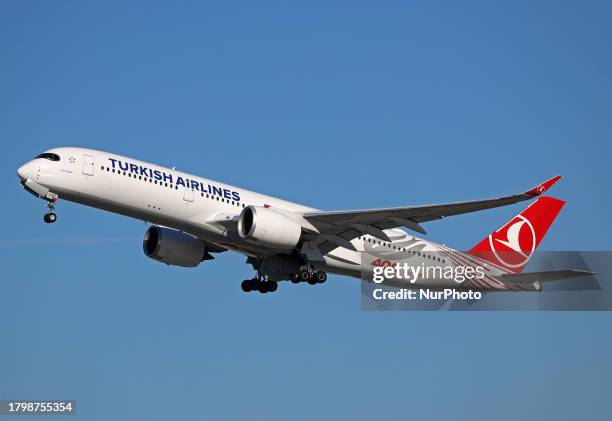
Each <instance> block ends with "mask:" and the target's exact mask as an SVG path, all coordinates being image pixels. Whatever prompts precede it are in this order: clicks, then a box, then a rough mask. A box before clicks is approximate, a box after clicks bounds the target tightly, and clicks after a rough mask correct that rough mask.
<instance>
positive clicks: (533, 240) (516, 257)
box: [469, 197, 565, 273]
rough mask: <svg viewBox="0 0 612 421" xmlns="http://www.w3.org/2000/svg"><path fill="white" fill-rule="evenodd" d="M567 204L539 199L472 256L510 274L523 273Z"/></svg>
mask: <svg viewBox="0 0 612 421" xmlns="http://www.w3.org/2000/svg"><path fill="white" fill-rule="evenodd" d="M564 204H565V202H564V201H563V200H559V199H554V198H552V197H540V198H539V199H538V200H536V201H535V202H533V203H532V204H531V205H530V206H529V207H527V209H525V210H524V211H522V212H521V213H519V214H518V215H517V216H515V217H514V218H512V219H511V220H510V221H509V222H508V223H507V224H506V225H504V226H503V227H501V228H500V229H498V230H497V231H495V232H493V233H491V234H490V235H489V236H488V237H486V238H485V239H483V240H482V241H481V242H480V243H478V244H476V245H475V246H474V247H473V248H472V249H471V250H470V251H469V253H470V254H471V255H474V256H476V257H479V258H481V259H483V260H486V261H488V262H491V263H493V264H496V265H499V266H502V267H504V268H506V269H507V270H509V271H511V272H515V273H519V272H522V270H523V269H524V268H525V266H526V265H527V262H528V261H529V259H530V258H531V255H532V254H533V252H534V251H535V249H536V248H537V247H538V245H539V244H540V241H541V240H542V238H544V235H545V234H546V231H548V228H549V227H550V226H551V225H552V223H553V221H554V220H555V218H556V217H557V214H558V213H559V211H560V210H561V208H562V207H563V205H564Z"/></svg>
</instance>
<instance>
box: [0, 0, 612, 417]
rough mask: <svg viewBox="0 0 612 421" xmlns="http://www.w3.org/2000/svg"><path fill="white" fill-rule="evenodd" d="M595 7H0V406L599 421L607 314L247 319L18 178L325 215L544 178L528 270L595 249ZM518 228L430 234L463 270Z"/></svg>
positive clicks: (604, 165) (348, 314) (282, 296)
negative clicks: (58, 158)
mask: <svg viewBox="0 0 612 421" xmlns="http://www.w3.org/2000/svg"><path fill="white" fill-rule="evenodd" d="M611 11H612V10H611V7H610V4H609V3H608V2H590V1H586V2H584V1H582V2H577V1H575V2H558V1H557V2H552V1H540V2H509V1H506V2H476V1H475V2H463V4H459V3H457V2H410V3H408V2H385V3H384V4H377V5H374V4H373V3H368V2H307V3H303V4H288V3H286V2H277V3H273V2H256V3H255V2H244V3H241V2H231V3H224V4H221V3H219V2H216V3H213V2H210V3H205V2H180V3H178V2H177V3H174V2H173V3H172V4H171V3H170V2H166V3H157V2H116V3H112V2H108V1H104V2H87V3H84V2H42V1H41V2H12V3H5V4H4V6H3V10H2V13H0V49H1V51H2V65H1V66H0V92H1V93H2V94H1V100H0V139H2V146H3V151H2V154H0V162H1V164H2V165H0V176H1V177H0V180H2V181H1V183H2V194H3V203H4V206H3V209H2V215H3V220H4V225H3V230H2V233H1V234H0V253H1V254H0V256H2V257H0V259H1V261H2V263H3V264H2V266H3V276H2V285H1V290H0V291H1V293H0V334H1V335H2V341H0V344H1V347H0V399H2V398H3V399H10V398H21V399H45V398H47V399H76V400H77V401H78V412H79V415H78V417H77V419H88V420H104V419H109V418H111V417H112V418H114V419H126V420H128V419H130V420H131V419H148V420H158V419H159V420H165V419H169V418H205V419H235V418H244V417H250V418H256V419H261V418H264V417H265V418H266V419H287V418H292V419H312V418H314V417H320V418H335V419H337V418H338V417H347V418H348V417H351V418H353V419H371V418H372V417H386V418H402V419H403V418H405V417H407V416H413V417H415V418H420V419H423V418H438V417H444V418H455V419H470V420H473V419H490V418H491V417H493V416H495V417H496V418H501V419H517V418H528V419H529V418H540V419H541V418H544V417H546V418H552V417H554V418H556V419H575V418H578V417H581V418H582V417H584V416H586V414H588V418H590V419H608V418H609V411H610V401H609V399H606V398H605V397H604V396H605V392H606V391H608V390H610V388H611V387H612V380H611V375H612V364H611V363H610V351H612V338H611V335H610V333H609V323H610V321H612V319H611V317H610V315H609V314H608V313H578V312H574V313H563V312H540V313H532V312H508V313H505V312H486V313H456V312H455V313H453V312H362V311H360V310H359V305H360V289H359V283H358V282H357V281H355V280H352V279H348V278H340V277H330V279H329V281H328V282H327V283H326V284H325V285H322V286H316V287H311V286H309V285H305V284H300V285H297V286H296V285H293V284H290V285H285V284H283V285H280V287H279V290H278V291H277V293H275V294H266V295H265V296H264V295H260V294H255V295H253V294H244V293H242V292H241V291H240V287H239V283H240V281H241V280H242V279H244V278H246V277H249V276H250V275H251V270H250V268H249V267H248V266H246V265H245V264H244V259H243V258H242V257H240V256H238V255H232V254H227V253H226V254H223V255H220V256H218V257H217V259H216V260H215V261H212V262H206V263H205V264H203V265H202V266H201V267H200V268H198V269H196V270H187V269H179V268H169V267H166V266H164V265H161V264H159V263H156V262H154V261H152V260H149V259H147V258H146V257H145V256H144V255H143V254H142V250H141V240H142V235H143V233H144V230H145V228H146V227H145V225H144V224H143V223H142V222H139V221H135V220H130V219H126V218H123V217H119V216H116V215H112V214H107V213H103V212H101V211H97V210H94V209H90V208H85V207H81V206H77V205H74V204H70V203H66V202H60V203H59V205H58V215H59V219H58V223H56V224H55V225H53V226H47V225H45V224H43V222H42V215H43V213H44V206H43V203H42V202H40V201H38V200H36V199H35V198H33V197H32V196H30V195H28V194H26V193H25V192H24V191H22V190H21V189H20V188H19V186H18V184H17V177H16V174H15V169H16V168H17V167H18V166H19V165H20V164H22V163H23V162H25V161H26V160H28V159H30V158H31V157H33V156H34V155H35V154H38V153H40V152H41V151H43V150H45V149H47V148H50V147H53V146H64V145H75V146H85V147H93V148H99V149H104V150H109V151H113V152H116V153H119V154H124V155H128V156H132V157H135V158H138V159H143V160H146V161H151V162H156V163H159V164H162V165H168V166H176V167H177V168H179V169H181V170H184V171H187V172H192V173H197V174H200V175H202V176H206V177H210V178H212V179H217V180H221V181H225V182H228V183H232V184H235V185H238V186H242V187H245V188H250V189H253V190H258V191H261V192H264V193H268V194H271V195H275V196H279V197H282V198H286V199H289V200H295V201H298V202H302V203H305V204H308V205H311V206H314V207H317V208H321V209H329V210H332V209H351V208H365V207H382V206H398V205H406V204H419V203H421V204H422V203H435V202H446V201H454V200H466V199H472V198H482V197H489V196H497V195H501V194H505V193H513V192H517V191H521V190H523V189H526V188H529V187H532V186H533V185H534V184H537V183H538V182H540V181H542V180H544V179H547V178H549V177H550V176H553V175H555V174H562V175H563V176H564V178H563V179H562V180H561V182H559V183H558V185H556V186H555V187H554V189H553V190H551V195H553V196H555V197H559V198H561V199H564V200H567V205H566V207H565V208H564V209H563V211H562V213H561V215H560V216H559V218H558V219H557V221H556V222H555V224H554V225H553V227H552V229H551V231H550V232H549V234H548V235H547V237H546V239H545V240H544V241H543V243H542V246H541V247H542V248H543V249H547V250H609V249H610V248H611V240H610V233H609V229H608V227H609V215H610V210H611V209H610V208H611V202H610V198H609V195H608V194H607V193H608V190H609V189H608V180H609V179H610V175H611V174H610V169H609V156H610V152H611V147H610V138H611V135H612V126H611V123H610V121H611V118H610V117H611V112H612V99H611V98H612V96H611V94H612V81H611V79H610V74H612V56H611V55H610V49H609V41H610V39H611V38H612V28H611V27H610V25H609V22H610V18H611V17H612V16H611ZM521 207H522V206H521V205H517V206H513V207H510V208H504V209H497V210H493V211H487V212H483V213H479V214H473V215H466V216H460V217H455V218H450V219H448V220H445V221H438V222H432V223H429V224H427V229H428V231H429V236H428V238H431V239H433V240H436V241H439V242H443V243H446V244H448V245H450V246H454V247H457V248H466V247H470V246H472V245H473V244H475V243H476V242H477V241H479V240H480V239H481V238H482V237H483V236H485V235H487V234H488V233H489V232H490V231H492V230H493V229H496V228H497V227H499V226H500V225H501V224H502V223H504V222H505V221H506V220H508V219H509V218H510V217H511V216H513V215H514V214H516V213H518V211H520V209H521Z"/></svg>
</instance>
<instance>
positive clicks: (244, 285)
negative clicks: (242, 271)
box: [240, 279, 252, 292]
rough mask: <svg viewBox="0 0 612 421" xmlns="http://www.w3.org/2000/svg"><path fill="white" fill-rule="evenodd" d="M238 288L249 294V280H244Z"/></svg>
mask: <svg viewBox="0 0 612 421" xmlns="http://www.w3.org/2000/svg"><path fill="white" fill-rule="evenodd" d="M240 288H242V290H243V291H244V292H251V289H252V288H251V280H250V279H245V280H244V281H242V283H241V284H240Z"/></svg>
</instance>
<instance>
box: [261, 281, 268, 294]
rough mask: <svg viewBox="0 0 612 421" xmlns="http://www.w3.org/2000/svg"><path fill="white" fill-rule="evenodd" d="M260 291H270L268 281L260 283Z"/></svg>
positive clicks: (263, 292)
mask: <svg viewBox="0 0 612 421" xmlns="http://www.w3.org/2000/svg"><path fill="white" fill-rule="evenodd" d="M259 292H261V293H262V294H265V293H266V292H268V282H266V281H264V282H260V283H259Z"/></svg>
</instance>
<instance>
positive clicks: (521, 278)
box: [496, 269, 595, 284]
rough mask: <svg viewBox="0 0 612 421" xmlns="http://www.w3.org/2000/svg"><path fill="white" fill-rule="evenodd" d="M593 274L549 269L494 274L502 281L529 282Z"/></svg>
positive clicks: (582, 271) (581, 271)
mask: <svg viewBox="0 0 612 421" xmlns="http://www.w3.org/2000/svg"><path fill="white" fill-rule="evenodd" d="M591 275H595V273H594V272H589V271H588V270H574V269H570V270H551V271H545V272H526V273H508V274H504V275H500V276H496V278H497V279H498V280H500V281H501V282H503V283H512V284H531V283H533V282H551V281H561V280H563V279H571V278H579V277H582V276H591Z"/></svg>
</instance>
